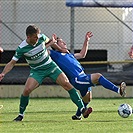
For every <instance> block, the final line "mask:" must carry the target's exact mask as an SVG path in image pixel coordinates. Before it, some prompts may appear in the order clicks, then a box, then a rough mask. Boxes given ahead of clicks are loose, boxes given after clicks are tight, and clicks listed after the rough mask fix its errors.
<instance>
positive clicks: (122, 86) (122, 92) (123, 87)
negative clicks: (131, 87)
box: [120, 82, 126, 97]
mask: <svg viewBox="0 0 133 133" xmlns="http://www.w3.org/2000/svg"><path fill="white" fill-rule="evenodd" d="M120 95H121V96H122V97H125V96H126V83H125V82H122V83H121V85H120Z"/></svg>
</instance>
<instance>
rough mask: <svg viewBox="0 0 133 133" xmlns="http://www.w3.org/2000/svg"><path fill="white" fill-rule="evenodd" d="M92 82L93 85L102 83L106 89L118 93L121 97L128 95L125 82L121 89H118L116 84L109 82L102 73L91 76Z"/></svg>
mask: <svg viewBox="0 0 133 133" xmlns="http://www.w3.org/2000/svg"><path fill="white" fill-rule="evenodd" d="M91 82H92V83H93V84H98V83H100V84H101V85H102V86H103V87H104V88H107V89H109V90H111V91H114V92H116V93H119V94H120V95H121V96H123V97H124V96H125V95H126V84H125V82H122V83H121V85H120V88H119V87H117V86H116V85H115V84H113V83H112V82H110V81H109V80H107V79H106V78H105V77H104V76H103V75H102V74H100V73H94V74H91Z"/></svg>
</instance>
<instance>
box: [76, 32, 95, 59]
mask: <svg viewBox="0 0 133 133" xmlns="http://www.w3.org/2000/svg"><path fill="white" fill-rule="evenodd" d="M92 36H93V34H92V32H87V33H86V36H85V41H84V44H83V47H82V49H81V51H80V53H75V54H74V56H75V58H76V59H81V58H85V56H86V54H87V50H88V46H89V40H90V38H91V37H92Z"/></svg>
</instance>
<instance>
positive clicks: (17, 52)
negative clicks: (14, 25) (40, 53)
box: [12, 47, 23, 61]
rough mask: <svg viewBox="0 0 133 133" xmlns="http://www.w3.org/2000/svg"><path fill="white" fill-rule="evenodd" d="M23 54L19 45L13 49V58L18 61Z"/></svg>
mask: <svg viewBox="0 0 133 133" xmlns="http://www.w3.org/2000/svg"><path fill="white" fill-rule="evenodd" d="M22 56H23V52H22V50H21V48H20V47H18V48H17V49H16V51H15V54H14V56H13V58H12V59H13V60H15V61H18V60H19V59H20V58H21V57H22Z"/></svg>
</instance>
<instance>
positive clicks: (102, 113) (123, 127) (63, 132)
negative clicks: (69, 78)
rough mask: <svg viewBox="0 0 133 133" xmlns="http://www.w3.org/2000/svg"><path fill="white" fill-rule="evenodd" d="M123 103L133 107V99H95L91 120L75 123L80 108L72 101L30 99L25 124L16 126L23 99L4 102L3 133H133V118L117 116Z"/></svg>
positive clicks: (0, 125) (0, 118)
mask: <svg viewBox="0 0 133 133" xmlns="http://www.w3.org/2000/svg"><path fill="white" fill-rule="evenodd" d="M122 103H128V104H130V105H131V106H132V107H133V101H132V99H131V98H126V99H125V98H120V99H93V100H92V101H91V103H90V105H89V106H91V107H93V110H94V111H93V113H92V114H91V115H90V116H89V118H87V119H83V120H82V121H73V120H71V116H72V115H73V114H75V110H76V108H77V107H76V106H75V105H74V104H73V103H72V102H71V100H70V99H69V98H41V99H40V98H38V99H30V103H29V106H28V107H27V110H26V112H25V117H24V120H23V121H22V122H14V121H12V120H13V119H14V118H15V117H16V116H17V115H18V105H19V99H0V104H3V105H4V107H3V108H2V109H1V110H0V133H133V116H130V117H129V118H121V117H120V116H119V115H118V113H117V109H118V106H119V105H120V104H122Z"/></svg>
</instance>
